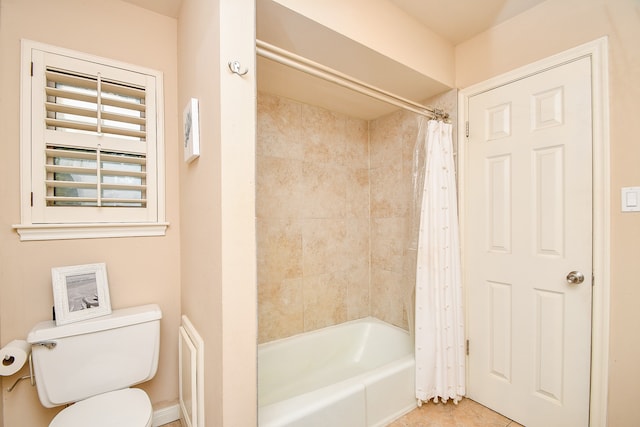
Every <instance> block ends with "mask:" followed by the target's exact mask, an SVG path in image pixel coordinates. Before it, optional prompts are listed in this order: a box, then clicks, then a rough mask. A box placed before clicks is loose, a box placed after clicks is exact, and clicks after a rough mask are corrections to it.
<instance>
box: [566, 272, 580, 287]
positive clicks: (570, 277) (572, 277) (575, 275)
mask: <svg viewBox="0 0 640 427" xmlns="http://www.w3.org/2000/svg"><path fill="white" fill-rule="evenodd" d="M567 282H568V283H571V284H572V285H579V284H580V283H582V282H584V274H582V273H580V272H579V271H572V272H571V273H569V274H567Z"/></svg>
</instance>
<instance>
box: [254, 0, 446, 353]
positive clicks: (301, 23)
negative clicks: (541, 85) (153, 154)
mask: <svg viewBox="0 0 640 427" xmlns="http://www.w3.org/2000/svg"><path fill="white" fill-rule="evenodd" d="M283 3H287V2H285V1H282V0H280V1H274V0H259V1H258V2H257V38H258V40H259V41H260V42H259V43H258V45H259V46H260V43H261V42H265V43H266V44H268V45H273V46H276V47H277V48H281V49H284V50H286V51H288V52H292V53H293V54H295V55H299V56H301V57H304V58H307V59H309V60H311V61H313V62H316V63H319V64H322V67H329V68H330V69H332V70H336V72H338V73H344V74H346V75H348V76H350V77H351V78H353V79H354V80H357V81H361V82H365V83H366V84H367V85H371V86H373V87H376V88H380V89H382V90H383V91H385V92H388V93H391V94H394V95H396V96H397V97H400V98H401V99H407V100H411V101H413V102H416V103H420V104H422V105H430V106H433V107H437V108H441V109H444V110H445V111H447V112H448V113H449V114H450V115H451V116H452V117H451V118H452V120H455V113H456V107H455V106H456V93H455V90H452V89H451V86H450V84H446V83H442V82H440V81H438V80H436V79H434V78H432V77H429V76H427V75H425V74H424V73H421V72H419V71H416V70H415V69H413V68H411V67H409V66H407V65H405V64H403V63H401V62H399V61H397V60H395V59H393V58H390V57H389V56H388V55H384V54H382V53H380V52H378V51H376V50H375V49H373V48H372V47H369V46H365V45H364V44H362V43H359V42H357V41H355V40H353V39H352V38H349V37H347V36H345V35H344V34H341V33H339V32H337V31H335V30H334V29H331V28H328V27H327V26H324V25H322V24H320V23H319V22H317V21H316V20H314V19H312V18H310V17H308V16H305V15H304V14H303V13H302V12H300V11H295V10H293V9H291V8H288V7H285V6H284V5H283ZM422 54H423V55H429V46H425V48H424V51H423V52H422ZM257 71H258V78H257V80H258V99H257V106H258V107H257V108H258V115H257V123H258V125H257V146H256V156H257V159H256V165H257V166H256V169H257V171H256V216H257V251H258V253H257V257H258V337H259V342H260V343H266V342H270V341H273V340H277V339H281V338H285V337H288V336H292V335H296V334H299V333H303V332H309V331H313V330H316V329H319V328H322V327H326V326H331V325H335V324H340V323H343V322H346V321H350V320H354V319H359V318H363V317H368V316H371V317H375V318H377V319H380V320H383V321H385V322H387V323H390V324H392V325H396V326H399V327H401V328H404V329H408V328H409V324H408V319H409V318H410V312H408V311H407V310H411V307H409V306H408V302H409V301H410V300H408V297H410V289H411V287H412V283H413V281H414V278H415V273H414V272H413V267H412V259H413V258H412V256H411V255H412V253H411V252H412V251H410V250H409V240H410V236H409V233H410V229H411V226H410V225H411V224H410V223H411V220H412V218H411V200H412V186H411V183H412V162H413V159H412V158H413V150H414V144H415V140H416V136H417V132H418V126H417V122H418V118H419V115H418V114H416V113H414V112H411V111H407V110H405V109H402V108H399V107H398V106H397V105H393V104H390V103H388V102H383V101H380V100H378V99H374V98H372V97H370V96H367V95H364V94H362V93H358V92H356V91H354V90H351V89H347V88H345V87H342V86H340V85H338V84H336V83H333V82H328V81H326V80H323V79H319V78H317V77H313V76H311V75H309V74H307V73H305V72H301V71H299V70H296V69H294V68H292V67H290V66H288V65H283V64H282V63H280V62H277V61H274V60H272V59H268V58H267V57H264V56H262V55H258V59H257ZM454 138H455V136H454ZM408 294H409V295H408Z"/></svg>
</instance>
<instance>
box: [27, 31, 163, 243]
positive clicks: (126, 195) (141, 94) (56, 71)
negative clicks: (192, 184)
mask: <svg viewBox="0 0 640 427" xmlns="http://www.w3.org/2000/svg"><path fill="white" fill-rule="evenodd" d="M22 61H23V67H22V68H23V80H22V81H23V83H22V111H21V114H22V135H21V144H22V151H21V152H22V154H21V158H22V159H21V162H22V177H21V179H22V223H21V224H20V225H17V226H15V228H16V229H17V231H18V233H19V234H20V237H21V239H22V240H45V239H59V238H82V237H119V236H140V235H162V234H164V232H165V229H166V225H167V224H166V223H165V222H164V206H163V202H164V185H163V176H164V171H163V169H164V162H163V159H164V157H163V145H164V144H163V137H162V128H163V126H162V121H161V118H162V114H161V113H162V91H161V89H162V75H161V73H159V72H156V71H152V70H147V69H142V68H140V67H136V66H132V65H128V64H122V63H117V62H115V61H110V60H106V59H103V58H97V57H93V56H88V55H84V54H80V53H77V52H71V51H68V50H63V49H59V48H54V47H51V46H46V45H42V44H37V43H33V42H27V41H24V42H23V50H22ZM25 74H26V75H25Z"/></svg>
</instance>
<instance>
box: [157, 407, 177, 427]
mask: <svg viewBox="0 0 640 427" xmlns="http://www.w3.org/2000/svg"><path fill="white" fill-rule="evenodd" d="M179 419H180V405H178V404H175V405H172V406H167V407H166V408H162V409H158V410H156V411H153V421H152V424H151V425H152V426H153V427H159V426H162V425H165V424H169V423H171V422H174V421H177V420H179Z"/></svg>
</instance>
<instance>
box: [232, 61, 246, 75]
mask: <svg viewBox="0 0 640 427" xmlns="http://www.w3.org/2000/svg"><path fill="white" fill-rule="evenodd" d="M240 67H241V65H240V62H238V61H231V62H229V69H230V70H231V72H232V73H233V74H237V75H239V76H244V75H245V74H247V73H248V72H249V69H247V68H245V69H244V71H240Z"/></svg>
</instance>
